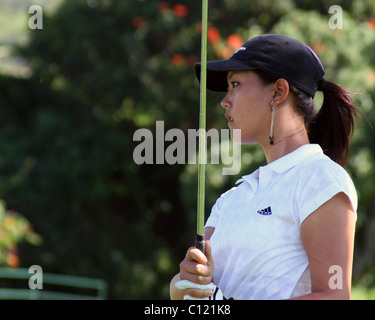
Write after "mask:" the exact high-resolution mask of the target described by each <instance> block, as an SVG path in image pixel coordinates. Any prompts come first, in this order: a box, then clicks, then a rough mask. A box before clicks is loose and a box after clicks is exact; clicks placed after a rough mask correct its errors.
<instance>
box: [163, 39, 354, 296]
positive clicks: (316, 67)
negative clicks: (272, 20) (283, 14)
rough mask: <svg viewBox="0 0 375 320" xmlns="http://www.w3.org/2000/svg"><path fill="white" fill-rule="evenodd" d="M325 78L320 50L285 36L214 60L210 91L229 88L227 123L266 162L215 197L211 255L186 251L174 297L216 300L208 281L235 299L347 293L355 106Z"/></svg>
mask: <svg viewBox="0 0 375 320" xmlns="http://www.w3.org/2000/svg"><path fill="white" fill-rule="evenodd" d="M196 74H197V76H198V78H199V74H200V64H198V65H196ZM323 75H324V69H323V65H322V63H321V62H320V60H319V58H318V57H317V56H316V54H315V53H314V52H313V50H311V49H310V48H309V47H308V46H305V45H303V44H302V43H301V42H299V41H297V40H295V39H292V38H290V37H287V36H284V35H262V36H259V37H256V38H253V39H251V40H249V41H248V42H246V43H245V44H244V45H243V46H242V47H240V48H239V49H238V50H237V52H236V53H235V54H234V55H233V56H232V57H231V58H229V59H227V60H220V61H210V62H208V63H207V88H208V89H210V90H214V91H227V94H226V96H225V97H224V99H223V100H222V102H221V105H222V107H223V108H224V109H225V117H226V118H227V119H228V126H229V128H230V129H231V130H233V129H241V141H238V142H241V143H251V142H256V143H259V144H260V145H261V146H262V148H263V151H264V154H265V157H266V159H267V165H265V166H262V167H260V168H259V169H258V170H256V171H255V172H253V173H252V174H249V175H246V176H244V177H242V179H241V180H239V181H238V182H237V186H236V187H235V188H232V189H231V190H229V191H227V192H226V193H224V194H223V195H222V196H221V197H220V198H219V199H218V200H217V202H216V204H215V205H214V207H213V208H212V211H211V214H210V216H209V218H208V220H207V222H206V225H205V238H206V240H209V241H206V249H205V254H203V253H202V252H201V251H199V250H198V249H196V248H194V247H191V248H190V249H188V251H187V253H186V257H185V259H184V260H183V261H182V262H181V264H180V273H179V274H177V275H176V276H175V277H174V278H173V280H172V282H171V287H170V293H171V298H172V299H182V298H183V297H184V295H189V296H191V297H193V298H204V297H209V296H212V295H213V290H212V285H211V287H210V286H203V285H208V284H211V283H213V284H214V288H215V289H217V288H219V289H220V290H221V292H222V294H223V295H224V297H226V298H229V297H231V298H234V299H349V298H350V290H351V275H352V260H353V242H354V229H355V221H356V210H357V194H356V190H355V187H354V185H353V183H352V181H351V179H350V177H349V175H348V174H347V172H346V171H345V170H344V168H343V167H345V165H346V163H347V160H348V154H349V140H350V136H351V134H352V132H353V127H354V118H355V116H356V113H357V112H356V108H355V106H354V104H353V102H352V100H351V98H350V97H349V95H348V92H347V91H345V90H344V89H343V88H342V87H340V86H339V85H337V84H334V83H332V82H329V81H326V80H325V79H324V78H323ZM316 90H320V91H322V92H323V94H324V102H323V106H322V107H321V109H320V110H319V112H317V113H316V111H315V106H314V102H313V97H314V94H315V92H316ZM180 280H188V281H180ZM176 283H177V285H176Z"/></svg>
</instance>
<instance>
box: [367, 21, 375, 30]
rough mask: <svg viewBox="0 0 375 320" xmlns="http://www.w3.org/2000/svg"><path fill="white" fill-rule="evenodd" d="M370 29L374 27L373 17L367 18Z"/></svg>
mask: <svg viewBox="0 0 375 320" xmlns="http://www.w3.org/2000/svg"><path fill="white" fill-rule="evenodd" d="M368 22H369V24H370V28H371V29H375V18H370V19H368Z"/></svg>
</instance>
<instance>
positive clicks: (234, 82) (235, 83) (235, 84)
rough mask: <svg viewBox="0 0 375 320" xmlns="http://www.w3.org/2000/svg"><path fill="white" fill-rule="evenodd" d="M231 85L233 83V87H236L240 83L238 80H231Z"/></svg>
mask: <svg viewBox="0 0 375 320" xmlns="http://www.w3.org/2000/svg"><path fill="white" fill-rule="evenodd" d="M231 85H232V88H233V89H234V88H235V87H237V86H239V85H240V83H239V82H236V81H233V82H231Z"/></svg>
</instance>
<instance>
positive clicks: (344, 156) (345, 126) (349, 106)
mask: <svg viewBox="0 0 375 320" xmlns="http://www.w3.org/2000/svg"><path fill="white" fill-rule="evenodd" d="M322 80H323V81H321V82H320V83H319V84H318V88H319V89H320V90H321V91H322V92H323V95H324V101H323V105H322V107H321V109H320V110H319V112H318V114H317V115H316V116H315V117H314V118H313V119H312V121H311V122H310V124H309V127H308V134H309V139H310V143H318V144H319V145H320V146H321V147H322V149H323V151H324V153H325V154H326V155H327V156H329V157H330V158H331V159H332V160H333V161H335V162H337V163H338V164H340V165H341V166H343V167H345V166H346V164H347V163H348V158H349V143H350V138H351V136H352V134H353V131H354V120H355V118H356V117H357V115H358V111H357V109H356V107H355V105H354V103H353V100H352V99H351V97H350V94H349V92H348V91H346V90H345V89H344V88H342V87H341V86H339V85H337V84H335V83H333V82H330V81H325V80H324V79H322Z"/></svg>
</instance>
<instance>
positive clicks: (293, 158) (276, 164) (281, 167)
mask: <svg viewBox="0 0 375 320" xmlns="http://www.w3.org/2000/svg"><path fill="white" fill-rule="evenodd" d="M317 154H323V150H322V148H321V147H320V146H319V145H318V144H305V145H303V146H301V147H299V148H298V149H296V150H294V151H293V152H291V153H288V154H287V155H285V156H283V157H281V158H279V159H277V160H275V161H273V162H271V163H270V164H268V165H266V166H265V167H264V168H268V169H271V170H273V171H275V172H276V173H278V174H281V173H284V172H286V171H287V170H289V169H291V168H293V167H295V166H296V165H297V164H299V163H302V162H305V161H306V160H307V159H310V158H311V157H313V156H314V155H317Z"/></svg>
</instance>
